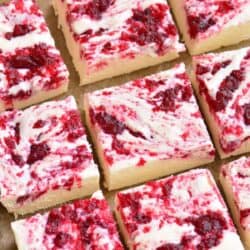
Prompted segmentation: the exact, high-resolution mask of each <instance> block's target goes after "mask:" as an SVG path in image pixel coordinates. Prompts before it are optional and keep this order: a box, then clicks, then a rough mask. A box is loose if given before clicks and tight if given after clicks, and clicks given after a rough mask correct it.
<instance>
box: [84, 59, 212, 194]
mask: <svg viewBox="0 0 250 250" xmlns="http://www.w3.org/2000/svg"><path fill="white" fill-rule="evenodd" d="M84 108H85V111H86V120H87V124H88V127H89V129H90V132H91V135H92V138H93V141H94V143H95V145H96V148H97V153H98V156H99V160H100V163H101V166H102V169H103V171H104V176H105V182H106V186H107V187H108V189H109V190H111V189H117V188H120V187H125V186H129V185H133V184H136V183H142V182H144V181H146V180H152V179H155V178H158V177H162V176H166V175H169V174H171V173H175V172H179V171H183V170H185V169H188V168H191V167H195V166H198V165H201V164H205V163H208V162H212V161H213V160H214V155H215V152H214V148H213V145H212V143H211V140H210V137H209V135H208V132H207V129H206V127H205V124H204V122H203V120H202V117H201V114H200V111H199V108H198V105H197V103H196V100H195V97H194V95H193V91H192V87H191V83H190V81H189V79H188V76H187V74H186V72H185V65H184V64H179V65H176V66H175V67H174V68H173V69H171V70H168V71H163V72H160V73H158V74H155V75H152V76H148V77H145V78H143V79H138V80H135V81H132V82H129V83H127V84H124V85H121V86H116V87H111V88H107V89H104V90H98V91H95V92H93V93H88V94H86V95H85V97H84Z"/></svg>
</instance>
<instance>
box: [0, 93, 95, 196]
mask: <svg viewBox="0 0 250 250" xmlns="http://www.w3.org/2000/svg"><path fill="white" fill-rule="evenodd" d="M69 111H70V112H72V111H73V112H77V105H76V102H75V99H74V98H73V97H72V96H70V97H68V98H66V99H65V100H62V101H52V102H47V103H43V104H41V105H39V106H33V107H30V108H28V109H26V110H24V111H13V116H14V117H13V118H11V119H9V120H8V119H7V121H6V123H5V124H6V128H5V129H1V130H0V139H1V144H0V149H1V150H0V156H1V168H0V189H1V198H2V199H4V198H7V197H9V196H12V197H13V196H14V197H20V196H22V195H26V194H27V193H28V194H29V195H33V194H34V193H36V192H39V190H40V191H41V190H44V189H45V190H46V191H47V189H50V187H51V186H52V185H53V184H58V185H59V186H62V185H64V183H65V180H67V179H68V178H69V177H70V176H72V177H73V176H74V178H76V177H77V178H78V180H80V183H79V182H78V186H79V185H82V183H83V184H84V179H85V178H91V177H97V176H99V173H98V169H97V166H96V164H95V163H94V161H93V158H92V150H91V148H90V145H89V143H88V141H87V137H86V134H85V131H84V130H83V132H82V133H83V134H81V135H80V136H79V137H78V138H77V139H76V140H74V141H73V142H72V141H69V140H68V139H67V136H68V134H69V132H67V130H65V131H62V130H63V128H64V126H65V124H64V122H66V121H65V118H63V117H65V115H68V113H67V112H69ZM4 114H5V113H3V114H2V116H4ZM6 114H12V113H6ZM38 121H42V122H45V124H44V125H43V126H42V127H41V128H34V124H36V122H38ZM53 121H54V122H53ZM17 123H19V124H20V125H19V127H20V142H19V143H18V144H16V145H15V153H16V154H18V155H20V156H21V157H22V158H23V160H24V161H25V162H26V160H27V159H28V156H29V154H30V150H31V145H33V144H39V143H43V142H45V143H46V145H47V146H48V147H49V148H50V152H49V154H48V155H47V156H46V157H45V158H44V159H42V160H39V161H36V162H34V163H33V164H27V163H25V165H24V166H22V167H20V166H18V165H17V164H15V162H14V161H13V160H12V159H11V154H10V152H9V151H8V150H9V149H6V145H5V143H4V141H5V138H8V137H9V136H11V135H12V136H14V133H15V132H14V129H13V128H15V126H16V124H17ZM77 129H83V128H82V127H81V126H80V127H78V128H77ZM77 147H84V148H86V149H85V153H86V154H89V155H90V157H89V158H86V159H83V160H81V162H80V164H81V167H80V166H75V167H77V170H76V169H74V168H72V169H71V168H68V169H67V170H66V169H63V165H62V164H64V163H65V162H69V163H73V162H74V159H73V156H74V154H75V153H76V150H77ZM82 153H84V152H82ZM74 164H75V163H74ZM9 166H11V168H9ZM32 172H33V173H35V174H36V175H37V176H39V178H40V180H39V181H38V180H37V179H34V178H33V177H32V176H31V173H32ZM53 172H54V174H55V173H56V176H57V178H56V179H54V178H53V174H52V173H53ZM17 180H18V181H17ZM42 180H43V181H42ZM74 185H76V183H75V182H74Z"/></svg>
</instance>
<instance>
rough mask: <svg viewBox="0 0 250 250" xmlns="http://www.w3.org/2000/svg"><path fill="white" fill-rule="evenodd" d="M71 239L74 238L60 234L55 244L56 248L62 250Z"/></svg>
mask: <svg viewBox="0 0 250 250" xmlns="http://www.w3.org/2000/svg"><path fill="white" fill-rule="evenodd" d="M71 238H72V237H71V236H70V235H69V234H67V233H62V232H60V233H58V234H57V235H56V237H55V239H54V244H55V246H57V247H60V248H62V247H63V246H64V245H66V244H67V243H68V242H69V241H70V240H71Z"/></svg>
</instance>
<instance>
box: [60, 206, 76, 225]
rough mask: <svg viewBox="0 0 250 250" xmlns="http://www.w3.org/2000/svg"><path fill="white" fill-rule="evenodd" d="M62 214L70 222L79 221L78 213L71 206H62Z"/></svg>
mask: <svg viewBox="0 0 250 250" xmlns="http://www.w3.org/2000/svg"><path fill="white" fill-rule="evenodd" d="M62 214H63V215H64V217H65V219H67V220H70V221H73V222H74V221H75V222H76V221H77V220H78V218H77V212H76V211H75V210H73V209H72V208H71V206H69V205H64V206H62Z"/></svg>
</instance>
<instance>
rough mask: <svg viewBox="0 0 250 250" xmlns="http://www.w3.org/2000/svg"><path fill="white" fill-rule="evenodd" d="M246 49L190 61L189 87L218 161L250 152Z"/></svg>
mask: <svg viewBox="0 0 250 250" xmlns="http://www.w3.org/2000/svg"><path fill="white" fill-rule="evenodd" d="M249 71H250V48H243V49H240V50H234V51H227V52H222V53H218V54H213V53H211V54H207V55H201V56H196V57H194V59H193V83H194V87H195V89H196V92H197V96H198V97H199V100H200V103H201V106H202V108H203V111H204V113H205V118H206V119H207V122H208V125H209V127H210V131H211V134H212V136H213V139H214V142H215V145H216V147H217V150H218V152H219V154H220V157H221V158H226V157H229V156H231V155H238V154H243V153H246V152H249V151H250V86H249V82H250V74H249Z"/></svg>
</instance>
